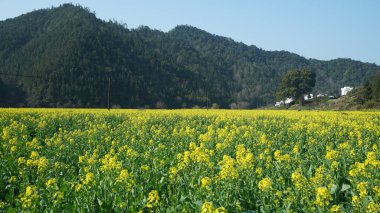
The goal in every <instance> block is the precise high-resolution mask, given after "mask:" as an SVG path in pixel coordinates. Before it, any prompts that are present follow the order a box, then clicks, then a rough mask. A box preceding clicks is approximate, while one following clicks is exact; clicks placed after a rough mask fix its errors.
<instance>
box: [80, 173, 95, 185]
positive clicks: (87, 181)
mask: <svg viewBox="0 0 380 213" xmlns="http://www.w3.org/2000/svg"><path fill="white" fill-rule="evenodd" d="M95 183H96V182H95V175H94V173H92V172H89V173H87V174H86V177H85V179H84V180H83V184H85V185H91V184H95Z"/></svg>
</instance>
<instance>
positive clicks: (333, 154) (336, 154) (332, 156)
mask: <svg viewBox="0 0 380 213" xmlns="http://www.w3.org/2000/svg"><path fill="white" fill-rule="evenodd" d="M338 157H339V152H338V151H336V150H331V151H328V152H327V153H326V156H325V158H326V159H327V160H336V159H337V158H338Z"/></svg>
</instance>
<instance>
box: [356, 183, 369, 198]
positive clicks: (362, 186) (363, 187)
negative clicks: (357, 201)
mask: <svg viewBox="0 0 380 213" xmlns="http://www.w3.org/2000/svg"><path fill="white" fill-rule="evenodd" d="M367 187H368V182H360V183H358V185H357V188H358V191H359V196H360V197H365V196H367V195H368V191H367Z"/></svg>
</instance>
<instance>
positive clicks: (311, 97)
mask: <svg viewBox="0 0 380 213" xmlns="http://www.w3.org/2000/svg"><path fill="white" fill-rule="evenodd" d="M313 98H314V95H313V94H307V95H305V96H303V99H304V100H309V99H313Z"/></svg>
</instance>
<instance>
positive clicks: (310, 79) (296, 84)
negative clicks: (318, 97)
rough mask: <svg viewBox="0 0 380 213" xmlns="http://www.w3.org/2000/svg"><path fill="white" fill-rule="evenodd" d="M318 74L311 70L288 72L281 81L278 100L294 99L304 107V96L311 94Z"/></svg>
mask: <svg viewBox="0 0 380 213" xmlns="http://www.w3.org/2000/svg"><path fill="white" fill-rule="evenodd" d="M315 78H316V74H315V73H314V72H312V71H311V70H309V69H297V70H290V71H288V72H287V73H286V74H285V75H284V76H283V77H282V80H281V84H280V87H279V89H278V91H277V98H278V99H280V100H284V99H286V98H288V97H293V98H295V99H297V100H299V101H300V104H301V105H303V100H304V95H306V94H307V93H310V92H311V91H312V90H313V87H314V86H315Z"/></svg>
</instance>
